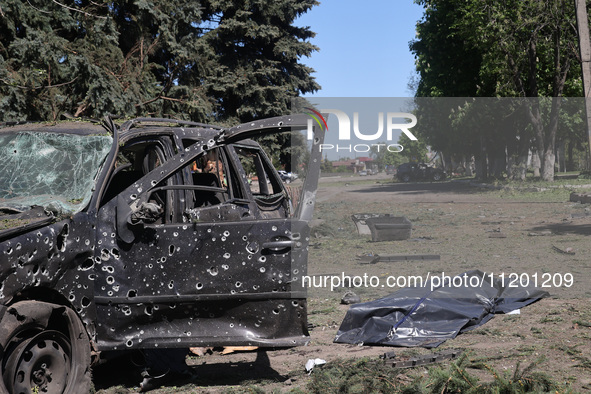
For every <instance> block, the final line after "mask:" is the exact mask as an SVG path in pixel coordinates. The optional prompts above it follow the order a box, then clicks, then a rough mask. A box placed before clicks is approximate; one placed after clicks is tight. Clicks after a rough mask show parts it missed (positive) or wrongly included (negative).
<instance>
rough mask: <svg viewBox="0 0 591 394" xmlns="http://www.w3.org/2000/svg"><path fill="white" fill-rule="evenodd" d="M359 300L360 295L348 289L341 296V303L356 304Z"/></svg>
mask: <svg viewBox="0 0 591 394" xmlns="http://www.w3.org/2000/svg"><path fill="white" fill-rule="evenodd" d="M360 302H361V297H359V296H358V295H357V294H355V293H353V292H352V291H348V292H346V293H345V294H344V295H343V298H341V304H343V305H351V304H358V303H360Z"/></svg>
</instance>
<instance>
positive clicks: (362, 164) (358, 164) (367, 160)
mask: <svg viewBox="0 0 591 394" xmlns="http://www.w3.org/2000/svg"><path fill="white" fill-rule="evenodd" d="M372 164H373V159H372V158H371V157H358V158H356V159H350V160H340V161H333V162H332V167H333V168H339V167H346V168H347V170H349V171H352V172H354V173H358V172H359V171H367V170H368V169H370V168H371V165H372Z"/></svg>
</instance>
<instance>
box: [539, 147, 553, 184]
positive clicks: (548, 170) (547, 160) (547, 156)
mask: <svg viewBox="0 0 591 394" xmlns="http://www.w3.org/2000/svg"><path fill="white" fill-rule="evenodd" d="M555 161H556V156H555V155H554V152H553V151H552V150H546V152H544V160H543V161H542V180H544V181H548V182H552V181H554V163H555Z"/></svg>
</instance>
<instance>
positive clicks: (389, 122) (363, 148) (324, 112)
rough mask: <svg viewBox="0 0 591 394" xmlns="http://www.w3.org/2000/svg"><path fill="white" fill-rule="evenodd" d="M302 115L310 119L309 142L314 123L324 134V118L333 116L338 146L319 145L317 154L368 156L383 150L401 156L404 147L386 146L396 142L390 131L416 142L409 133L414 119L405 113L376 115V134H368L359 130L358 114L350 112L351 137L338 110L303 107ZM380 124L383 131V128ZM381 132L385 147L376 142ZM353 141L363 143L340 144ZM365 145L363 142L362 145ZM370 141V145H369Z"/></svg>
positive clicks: (326, 123)
mask: <svg viewBox="0 0 591 394" xmlns="http://www.w3.org/2000/svg"><path fill="white" fill-rule="evenodd" d="M305 109H306V110H308V111H310V112H306V113H307V114H308V115H310V119H308V139H309V140H311V139H312V138H313V132H312V127H313V125H314V122H315V123H316V124H317V125H318V126H319V127H320V128H321V129H322V130H326V131H328V122H327V118H328V115H330V114H333V115H335V116H336V118H337V121H338V140H339V143H324V144H321V145H320V151H321V152H322V151H327V150H336V151H337V152H343V151H345V152H357V153H365V152H369V151H370V150H371V148H372V147H375V148H376V150H377V151H378V152H380V150H382V149H386V150H388V151H389V152H402V150H403V149H404V147H403V146H402V145H400V144H398V143H390V142H392V141H393V140H394V138H397V137H396V136H397V135H398V133H396V135H395V133H394V131H395V130H396V131H402V132H403V133H404V134H405V135H406V136H407V137H408V138H409V139H410V140H411V141H416V140H417V137H415V135H414V134H413V133H412V132H411V131H410V130H409V129H411V128H412V127H414V126H416V124H417V118H416V116H415V115H413V114H411V113H407V112H386V115H385V116H384V112H378V113H377V117H378V130H377V131H376V132H373V131H371V132H368V130H361V128H360V127H359V124H360V121H359V118H360V116H359V112H353V127H352V129H353V133H351V119H350V118H349V116H348V115H347V114H346V113H345V112H344V111H341V110H338V109H321V110H318V111H317V110H314V109H312V108H309V107H306V108H305ZM406 119H410V122H406V121H405V120H406ZM384 124H385V125H386V127H384ZM384 129H385V134H386V140H387V141H388V143H379V142H378V141H380V140H383V136H384ZM352 139H354V141H364V143H348V144H347V143H342V142H345V141H347V142H351V141H352ZM365 141H367V142H365ZM369 141H374V143H369Z"/></svg>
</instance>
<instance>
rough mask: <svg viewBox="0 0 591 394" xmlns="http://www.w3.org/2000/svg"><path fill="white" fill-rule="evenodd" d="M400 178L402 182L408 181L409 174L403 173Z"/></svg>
mask: <svg viewBox="0 0 591 394" xmlns="http://www.w3.org/2000/svg"><path fill="white" fill-rule="evenodd" d="M400 179H401V180H402V182H410V175H408V174H403V175H402V176H401V177H400Z"/></svg>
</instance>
